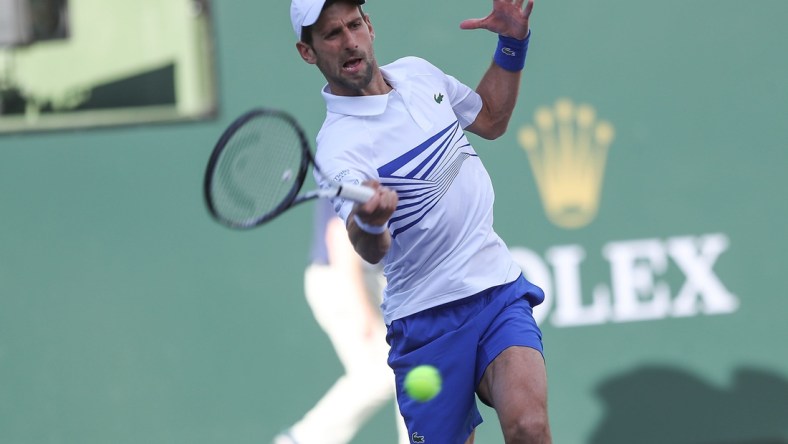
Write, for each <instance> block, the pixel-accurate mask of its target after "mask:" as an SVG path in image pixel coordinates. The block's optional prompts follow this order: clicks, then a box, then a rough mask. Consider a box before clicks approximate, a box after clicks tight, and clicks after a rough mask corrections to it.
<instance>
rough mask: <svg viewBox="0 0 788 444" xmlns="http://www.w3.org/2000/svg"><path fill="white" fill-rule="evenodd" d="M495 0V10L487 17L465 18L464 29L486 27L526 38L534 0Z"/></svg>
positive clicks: (461, 25)
mask: <svg viewBox="0 0 788 444" xmlns="http://www.w3.org/2000/svg"><path fill="white" fill-rule="evenodd" d="M523 3H525V0H493V10H492V12H491V13H490V15H488V16H487V17H485V18H477V19H468V20H463V22H462V23H460V28H462V29H486V30H488V31H492V32H495V33H497V34H501V35H505V36H507V37H513V38H516V39H520V40H522V39H524V38H525V37H526V36H527V35H528V20H529V18H530V16H531V10H532V9H533V7H534V0H528V4H526V5H525V9H523Z"/></svg>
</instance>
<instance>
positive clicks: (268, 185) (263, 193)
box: [211, 115, 303, 226]
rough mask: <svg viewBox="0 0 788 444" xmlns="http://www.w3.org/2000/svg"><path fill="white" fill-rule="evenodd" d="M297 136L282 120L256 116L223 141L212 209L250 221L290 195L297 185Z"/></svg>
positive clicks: (241, 222) (299, 155)
mask: <svg viewBox="0 0 788 444" xmlns="http://www.w3.org/2000/svg"><path fill="white" fill-rule="evenodd" d="M302 144H303V142H302V139H301V136H300V134H299V133H298V131H297V130H296V129H295V128H294V127H293V126H292V124H291V123H290V122H288V121H287V120H285V119H283V118H281V117H278V116H276V115H259V116H256V117H254V118H252V119H251V120H249V121H247V122H246V123H245V124H244V125H242V126H241V127H240V128H238V129H237V130H236V132H235V133H234V134H233V135H232V136H231V138H230V139H229V140H228V141H227V143H226V146H225V148H224V150H223V151H222V154H221V155H220V157H219V159H218V161H217V165H216V174H215V176H214V182H213V184H212V190H211V193H212V197H213V203H214V207H215V210H216V212H217V213H219V214H221V216H222V217H223V218H225V219H226V220H228V221H230V222H232V223H234V224H236V225H241V226H251V225H254V224H255V223H256V222H257V221H258V220H260V219H261V218H263V217H267V216H268V215H270V214H271V213H272V212H274V211H275V210H277V208H278V207H279V206H280V205H281V204H283V203H284V202H285V201H286V199H288V198H290V197H292V195H294V194H295V192H296V191H297V189H298V187H299V186H300V183H298V179H299V173H300V169H301V164H302V157H303V148H302Z"/></svg>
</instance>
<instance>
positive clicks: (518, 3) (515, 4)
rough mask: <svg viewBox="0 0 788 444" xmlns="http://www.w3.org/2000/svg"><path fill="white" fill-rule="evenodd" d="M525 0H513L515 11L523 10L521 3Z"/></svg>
mask: <svg viewBox="0 0 788 444" xmlns="http://www.w3.org/2000/svg"><path fill="white" fill-rule="evenodd" d="M524 2H525V0H514V6H517V9H523V3H524Z"/></svg>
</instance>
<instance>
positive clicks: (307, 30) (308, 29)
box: [301, 0, 364, 46]
mask: <svg viewBox="0 0 788 444" xmlns="http://www.w3.org/2000/svg"><path fill="white" fill-rule="evenodd" d="M339 1H342V0H327V1H326V3H325V4H324V5H323V9H322V10H321V11H320V12H321V13H322V12H323V10H325V9H326V8H328V7H329V6H331V5H333V4H334V3H336V2H339ZM358 12H360V13H361V17H364V10H363V9H361V5H358ZM313 27H314V25H309V26H302V27H301V41H302V42H304V43H306V44H307V45H309V46H312V28H313Z"/></svg>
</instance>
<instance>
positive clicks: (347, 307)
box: [274, 199, 410, 444]
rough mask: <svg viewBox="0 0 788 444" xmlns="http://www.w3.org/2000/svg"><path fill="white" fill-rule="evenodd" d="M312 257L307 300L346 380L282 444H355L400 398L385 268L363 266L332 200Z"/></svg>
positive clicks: (316, 229)
mask: <svg viewBox="0 0 788 444" xmlns="http://www.w3.org/2000/svg"><path fill="white" fill-rule="evenodd" d="M310 256H311V258H310V259H311V260H310V264H309V266H308V267H307V268H306V271H305V272H304V291H305V294H306V300H307V303H308V304H309V307H310V309H311V310H312V314H313V315H314V316H315V320H316V321H317V323H318V324H319V325H320V327H321V328H322V329H323V331H324V332H325V333H326V335H328V338H329V340H330V341H331V344H332V345H333V346H334V350H335V351H336V353H337V356H338V357H339V360H340V362H341V363H342V366H343V368H344V370H345V373H344V374H343V375H342V376H340V377H339V379H337V381H336V382H335V383H334V384H333V386H331V388H330V389H329V390H328V392H326V394H325V395H323V397H322V398H321V399H320V400H319V401H318V402H317V404H315V405H314V406H313V407H312V408H311V409H310V410H309V411H308V412H307V413H306V414H305V415H304V416H303V417H302V418H301V419H300V420H299V421H298V422H296V423H295V424H294V425H293V426H292V427H290V428H289V429H288V430H286V431H285V432H282V433H281V434H279V435H278V436H276V437H275V438H274V444H347V443H348V442H350V441H351V440H352V439H353V437H354V436H355V435H356V434H357V433H358V431H359V430H360V429H361V427H362V426H363V425H364V423H365V422H366V421H367V420H368V419H369V418H370V417H371V416H372V415H373V414H374V413H375V412H376V411H377V410H379V409H380V408H381V407H382V406H383V405H384V404H386V403H387V402H388V401H390V400H391V399H392V397H393V396H394V379H393V378H392V376H393V373H392V372H391V369H389V368H388V367H387V366H386V353H387V351H388V346H387V345H386V340H385V338H386V328H385V326H384V324H383V322H382V319H381V315H380V310H379V308H378V305H379V304H380V300H381V296H382V291H383V285H384V283H385V280H384V278H383V274H382V272H381V270H380V267H378V266H374V265H372V264H368V263H366V262H364V261H362V260H361V258H360V257H359V256H358V255H357V254H356V252H355V251H354V250H353V246H352V245H351V244H350V242H349V241H348V238H347V232H346V231H345V226H344V224H343V222H342V221H341V220H340V219H339V218H338V217H337V216H336V213H334V210H333V209H332V207H331V203H330V202H329V201H328V200H325V199H320V200H318V201H317V202H316V206H315V215H314V223H313V233H312V249H311V253H310ZM392 416H393V417H395V419H396V423H397V432H398V436H399V441H397V442H398V443H399V444H407V443H409V442H410V439H409V438H408V431H407V429H406V428H405V423H404V422H403V420H402V416H400V414H399V412H398V411H393V410H392ZM377 442H380V443H385V442H386V440H384V439H379V440H378V441H377ZM389 442H394V441H393V440H391V441H389Z"/></svg>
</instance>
